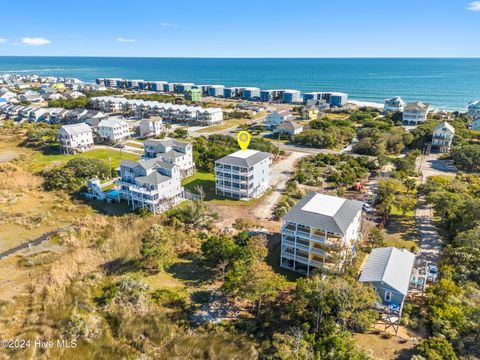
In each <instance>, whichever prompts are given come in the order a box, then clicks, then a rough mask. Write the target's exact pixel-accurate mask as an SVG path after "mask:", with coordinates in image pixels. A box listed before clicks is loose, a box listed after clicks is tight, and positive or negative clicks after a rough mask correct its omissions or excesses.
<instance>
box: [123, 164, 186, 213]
mask: <svg viewBox="0 0 480 360" xmlns="http://www.w3.org/2000/svg"><path fill="white" fill-rule="evenodd" d="M115 184H116V185H118V186H119V192H120V196H121V197H122V198H123V199H124V200H126V201H127V203H128V204H129V205H130V206H131V208H132V210H136V209H138V208H145V209H147V210H149V211H151V212H153V213H159V212H163V211H165V210H168V209H170V208H172V207H173V206H175V205H177V204H178V203H179V202H180V201H182V199H183V193H184V189H183V186H182V183H181V177H180V168H179V167H178V166H177V165H175V164H171V163H168V162H165V161H163V160H162V159H159V158H154V159H149V160H141V161H131V160H124V161H122V162H121V163H120V178H119V180H117V181H116V182H115Z"/></svg>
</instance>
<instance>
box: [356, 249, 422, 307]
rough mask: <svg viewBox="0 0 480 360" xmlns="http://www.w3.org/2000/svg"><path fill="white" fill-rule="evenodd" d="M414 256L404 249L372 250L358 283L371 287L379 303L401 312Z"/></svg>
mask: <svg viewBox="0 0 480 360" xmlns="http://www.w3.org/2000/svg"><path fill="white" fill-rule="evenodd" d="M414 260H415V255H414V254H412V253H411V252H410V251H408V250H406V249H398V248H396V247H384V248H377V249H373V250H372V252H371V253H370V255H369V256H368V259H367V262H366V264H365V267H364V268H363V271H362V274H361V275H360V279H359V281H360V282H362V283H368V284H370V285H372V286H373V288H374V289H375V291H376V292H377V294H378V295H379V297H380V303H381V304H382V305H384V306H388V307H390V308H392V309H393V310H401V309H402V307H403V301H404V300H405V297H406V296H407V293H408V288H409V284H410V276H411V274H412V269H413V263H414Z"/></svg>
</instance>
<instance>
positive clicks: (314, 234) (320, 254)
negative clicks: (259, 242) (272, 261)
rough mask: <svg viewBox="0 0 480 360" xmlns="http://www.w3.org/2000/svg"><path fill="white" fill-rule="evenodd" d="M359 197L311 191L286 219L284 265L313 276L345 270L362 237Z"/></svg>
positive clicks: (282, 249) (281, 258) (284, 220)
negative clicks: (322, 272) (314, 274)
mask: <svg viewBox="0 0 480 360" xmlns="http://www.w3.org/2000/svg"><path fill="white" fill-rule="evenodd" d="M362 206H363V203H362V202H360V201H357V200H349V199H344V198H340V197H336V196H331V195H324V194H319V193H315V192H310V193H308V194H307V196H305V197H304V198H303V199H302V200H300V201H299V202H298V203H297V204H296V205H295V206H294V207H292V208H291V209H290V211H289V212H288V213H287V214H286V215H285V216H284V217H283V218H282V228H281V232H282V245H281V254H280V265H281V266H282V267H284V268H287V269H290V270H294V271H297V272H301V273H304V274H307V275H309V274H310V273H311V272H312V271H313V270H315V269H318V270H319V271H326V272H333V273H337V272H341V271H342V269H343V266H344V264H345V263H346V261H348V260H349V259H351V258H352V256H353V255H354V253H355V244H356V242H357V241H358V240H360V238H361V229H362Z"/></svg>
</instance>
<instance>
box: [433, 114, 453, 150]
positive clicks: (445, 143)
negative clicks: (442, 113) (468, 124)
mask: <svg viewBox="0 0 480 360" xmlns="http://www.w3.org/2000/svg"><path fill="white" fill-rule="evenodd" d="M454 137H455V128H454V127H453V126H452V125H450V124H449V123H448V122H446V121H442V122H441V123H440V124H438V125H437V126H435V128H434V129H433V135H432V150H436V151H438V152H441V153H444V152H449V151H450V148H451V147H452V142H453V138H454Z"/></svg>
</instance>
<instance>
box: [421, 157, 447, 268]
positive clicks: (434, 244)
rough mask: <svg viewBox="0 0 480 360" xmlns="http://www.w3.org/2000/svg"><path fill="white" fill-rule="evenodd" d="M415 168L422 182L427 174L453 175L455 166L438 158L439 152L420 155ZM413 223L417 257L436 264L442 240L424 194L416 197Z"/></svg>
mask: <svg viewBox="0 0 480 360" xmlns="http://www.w3.org/2000/svg"><path fill="white" fill-rule="evenodd" d="M417 169H419V172H420V173H421V176H422V179H421V182H422V184H423V183H425V182H426V181H427V178H428V177H429V176H436V175H455V173H456V168H455V166H454V165H453V163H452V162H451V161H449V160H441V159H439V154H430V155H426V156H423V155H422V156H420V158H419V159H418V160H417ZM415 223H416V225H417V232H418V236H419V239H420V252H419V254H418V255H417V259H419V260H425V261H427V262H431V263H434V264H438V262H439V260H440V256H441V254H442V248H443V241H442V239H441V238H440V236H439V235H438V231H437V228H436V227H435V223H434V222H433V209H432V205H431V204H429V203H427V201H426V200H425V197H424V196H420V197H419V198H418V202H417V206H416V208H415Z"/></svg>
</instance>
